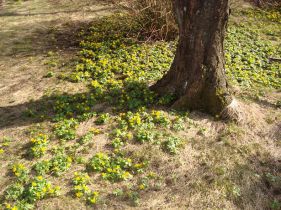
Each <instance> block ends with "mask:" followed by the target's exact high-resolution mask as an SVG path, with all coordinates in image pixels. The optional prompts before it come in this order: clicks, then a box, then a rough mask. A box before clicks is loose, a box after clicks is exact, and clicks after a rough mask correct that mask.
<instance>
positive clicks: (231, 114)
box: [220, 98, 247, 124]
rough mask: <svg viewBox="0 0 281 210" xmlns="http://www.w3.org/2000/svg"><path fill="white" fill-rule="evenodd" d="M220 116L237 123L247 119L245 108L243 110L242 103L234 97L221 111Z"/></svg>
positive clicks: (242, 122)
mask: <svg viewBox="0 0 281 210" xmlns="http://www.w3.org/2000/svg"><path fill="white" fill-rule="evenodd" d="M220 118H221V119H223V120H226V121H232V122H236V123H237V124H244V123H245V122H246V120H247V116H246V110H244V107H243V105H242V104H241V103H240V102H239V101H237V100H236V99H235V98H234V99H233V100H232V102H231V103H230V104H229V105H228V106H227V107H226V108H225V109H224V110H223V111H222V112H221V114H220Z"/></svg>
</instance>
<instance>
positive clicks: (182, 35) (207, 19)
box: [151, 0, 232, 115]
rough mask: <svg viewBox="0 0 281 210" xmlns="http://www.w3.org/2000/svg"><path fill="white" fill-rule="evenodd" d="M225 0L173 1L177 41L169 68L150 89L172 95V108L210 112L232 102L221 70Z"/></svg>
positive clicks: (225, 13) (224, 28) (223, 72)
mask: <svg viewBox="0 0 281 210" xmlns="http://www.w3.org/2000/svg"><path fill="white" fill-rule="evenodd" d="M228 3H229V2H228V0H175V5H174V6H175V16H176V18H177V22H178V25H179V44H178V48H177V51H176V56H175V59H174V62H173V64H172V66H171V69H170V71H169V72H168V73H167V74H166V75H165V76H164V77H163V78H162V79H161V80H159V81H158V82H157V83H156V84H155V85H153V86H152V87H151V88H152V90H154V91H156V92H158V93H159V94H160V95H164V94H167V93H172V94H175V95H176V96H177V98H178V100H177V101H176V102H175V103H174V105H173V107H174V108H180V109H186V108H189V109H197V110H202V111H205V112H208V113H210V114H213V115H217V114H219V113H221V112H222V111H223V110H224V109H225V108H226V107H227V106H228V105H229V104H230V103H231V101H232V98H231V96H230V94H229V92H228V87H227V86H228V85H227V82H226V75H225V69H224V63H225V60H224V51H223V41H224V34H225V30H226V25H227V21H228V16H229V5H228Z"/></svg>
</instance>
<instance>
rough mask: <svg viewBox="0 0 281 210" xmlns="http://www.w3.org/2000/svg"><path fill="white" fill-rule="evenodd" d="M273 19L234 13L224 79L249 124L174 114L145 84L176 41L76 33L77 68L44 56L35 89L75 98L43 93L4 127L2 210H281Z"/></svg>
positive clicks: (121, 25) (104, 30)
mask: <svg viewBox="0 0 281 210" xmlns="http://www.w3.org/2000/svg"><path fill="white" fill-rule="evenodd" d="M43 3H46V2H45V1H43ZM12 5H14V4H12ZM14 7H15V9H16V10H17V6H16V5H14ZM40 10H41V8H40ZM278 17H280V11H277V10H268V11H263V10H257V9H253V8H246V9H245V8H242V9H236V10H235V11H234V13H233V16H232V17H231V20H230V26H229V29H228V34H227V39H226V43H225V45H226V62H227V63H226V68H227V75H228V78H229V81H230V83H231V84H232V85H233V86H234V87H236V88H238V89H239V91H238V92H237V93H236V97H238V98H239V99H240V100H242V101H243V102H244V104H245V106H246V108H247V110H248V111H249V113H248V114H249V116H250V118H249V119H250V120H249V122H248V124H247V125H236V124H231V123H224V122H220V121H218V120H216V119H213V118H211V117H209V116H206V115H204V114H202V113H198V112H191V113H190V112H178V111H175V110H170V109H169V104H170V103H171V102H172V101H173V99H174V98H173V96H172V95H166V96H164V97H161V98H160V97H158V96H157V95H156V94H155V93H153V92H152V91H150V90H149V88H148V85H150V84H152V83H153V82H155V81H156V80H158V79H159V78H161V77H162V75H163V74H164V73H165V72H166V71H167V70H168V69H169V67H170V64H171V62H172V59H173V56H174V52H175V46H176V41H171V42H165V41H156V42H150V43H148V42H142V41H140V40H138V39H137V38H136V37H137V36H135V34H136V33H137V31H138V25H136V24H135V22H134V20H132V19H130V18H128V17H127V16H124V15H120V14H119V15H114V16H112V17H105V18H102V19H99V20H95V21H94V22H93V23H92V25H91V26H90V27H87V28H84V30H82V31H81V32H80V33H79V36H80V38H79V39H80V40H81V42H80V46H79V53H78V56H77V58H76V65H75V66H73V63H72V64H71V65H70V64H64V65H62V63H63V62H64V61H62V60H60V57H61V54H60V53H57V52H53V51H50V50H49V51H47V52H46V58H47V60H44V61H43V62H42V66H45V67H46V68H44V72H42V74H41V75H42V81H45V80H53V82H54V83H56V82H57V83H60V82H62V84H67V86H70V87H72V88H73V89H74V90H76V92H74V91H73V93H72V91H71V89H69V90H68V91H67V89H66V91H64V93H63V92H62V91H61V90H63V88H58V87H56V89H55V90H54V91H53V90H48V89H45V95H44V97H42V98H41V99H40V100H37V101H31V102H27V103H26V104H25V105H24V107H26V106H27V107H28V110H27V111H26V110H25V112H24V113H25V116H21V117H22V118H21V119H22V122H20V123H21V124H20V123H18V125H17V121H13V123H12V124H11V123H10V124H9V122H4V124H3V125H4V128H3V129H2V131H1V134H3V136H4V135H5V137H4V138H3V139H2V140H1V139H0V140H1V142H0V163H1V164H2V165H3V171H4V175H3V177H2V178H1V179H0V186H2V188H1V189H2V191H1V201H0V203H1V204H3V206H2V208H4V209H13V208H14V209H17V208H18V209H33V208H44V209H45V208H47V207H48V208H50V209H56V208H62V209H65V208H72V209H74V208H85V209H86V208H87V207H95V208H97V209H100V208H123V209H129V208H132V207H135V208H139V209H146V208H152V209H154V208H163V207H164V206H165V208H171V209H181V208H190V209H245V208H246V209H247V208H250V209H278V208H280V199H279V197H280V170H279V167H280V163H279V162H278V161H279V160H280V154H281V153H280V131H279V130H278V129H279V127H280V126H279V125H278V121H280V118H281V115H280V112H279V108H278V103H279V102H278V101H280V98H279V99H278V97H280V93H279V92H278V89H280V84H281V81H280V74H281V72H280V69H281V68H280V67H281V66H280V64H279V63H269V62H268V58H269V57H271V56H277V55H280V48H279V43H280V37H279V36H278V35H279V34H280V31H281V26H280V22H279V18H278ZM242 20H243V21H242ZM253 23H254V24H253ZM261 26H263V27H261ZM29 47H32V46H29ZM24 49H27V48H25V47H24ZM19 53H20V52H19ZM72 56H73V57H74V55H72ZM63 66H66V67H67V68H73V70H71V71H69V69H67V70H65V69H64V67H63ZM60 68H62V69H64V71H63V72H61V71H59V69H60ZM18 74H19V73H18ZM31 80H32V79H31ZM35 81H36V80H35ZM52 84H53V83H52ZM79 87H83V88H81V89H82V90H81V89H80V91H79ZM58 90H59V91H58ZM253 99H255V100H253ZM261 99H263V100H264V103H261V102H262V100H261ZM265 102H266V103H265ZM269 104H271V106H269ZM20 107H21V105H14V109H19V108H20ZM1 109H2V108H0V110H1ZM3 110H4V111H5V108H4V109H3ZM8 110H13V108H10V109H8ZM4 111H3V112H4ZM3 116H4V117H5V116H6V115H3ZM7 121H9V120H7ZM5 125H6V126H5ZM7 125H10V126H11V125H13V126H12V128H10V127H9V126H7ZM20 125H24V126H20ZM278 142H279V143H278ZM58 186H60V187H58ZM278 199H279V200H278Z"/></svg>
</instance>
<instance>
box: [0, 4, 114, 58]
mask: <svg viewBox="0 0 281 210" xmlns="http://www.w3.org/2000/svg"><path fill="white" fill-rule="evenodd" d="M79 11H80V10H79V9H77V10H69V11H62V12H60V11H58V12H47V13H42V14H41V13H38V14H37V13H36V14H14V13H2V14H1V13H0V18H1V17H4V16H22V17H23V18H24V19H22V20H19V21H20V22H14V23H16V24H13V23H9V21H8V20H7V21H6V24H7V26H5V28H4V29H3V30H2V31H0V47H1V48H2V49H3V50H1V52H0V56H5V57H9V56H23V57H26V56H34V55H42V54H43V55H44V54H46V53H47V52H48V51H58V50H64V51H73V50H76V49H77V47H78V44H79V42H80V39H79V36H78V34H79V32H80V31H81V30H82V29H84V28H87V27H88V26H89V25H90V24H91V22H93V21H94V20H95V19H97V18H99V16H98V15H99V12H105V13H106V12H114V11H115V9H114V8H113V7H112V6H108V7H107V6H105V7H101V8H97V9H89V10H85V11H84V12H85V13H86V15H90V14H93V15H94V16H93V18H86V19H85V18H83V17H81V18H78V20H71V19H62V18H58V17H56V14H59V13H62V14H63V13H66V14H70V13H76V12H79ZM35 15H49V17H46V18H42V19H32V17H30V18H29V16H35ZM79 15H80V16H81V14H79ZM3 20H4V19H3ZM24 20H26V21H24ZM13 21H14V20H13ZM19 23H20V24H19ZM4 24H5V22H4Z"/></svg>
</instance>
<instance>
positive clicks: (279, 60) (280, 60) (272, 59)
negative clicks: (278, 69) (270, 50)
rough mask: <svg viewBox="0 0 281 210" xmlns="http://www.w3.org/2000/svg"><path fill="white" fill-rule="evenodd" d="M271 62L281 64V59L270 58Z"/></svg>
mask: <svg viewBox="0 0 281 210" xmlns="http://www.w3.org/2000/svg"><path fill="white" fill-rule="evenodd" d="M268 59H269V62H280V63H281V58H268Z"/></svg>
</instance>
